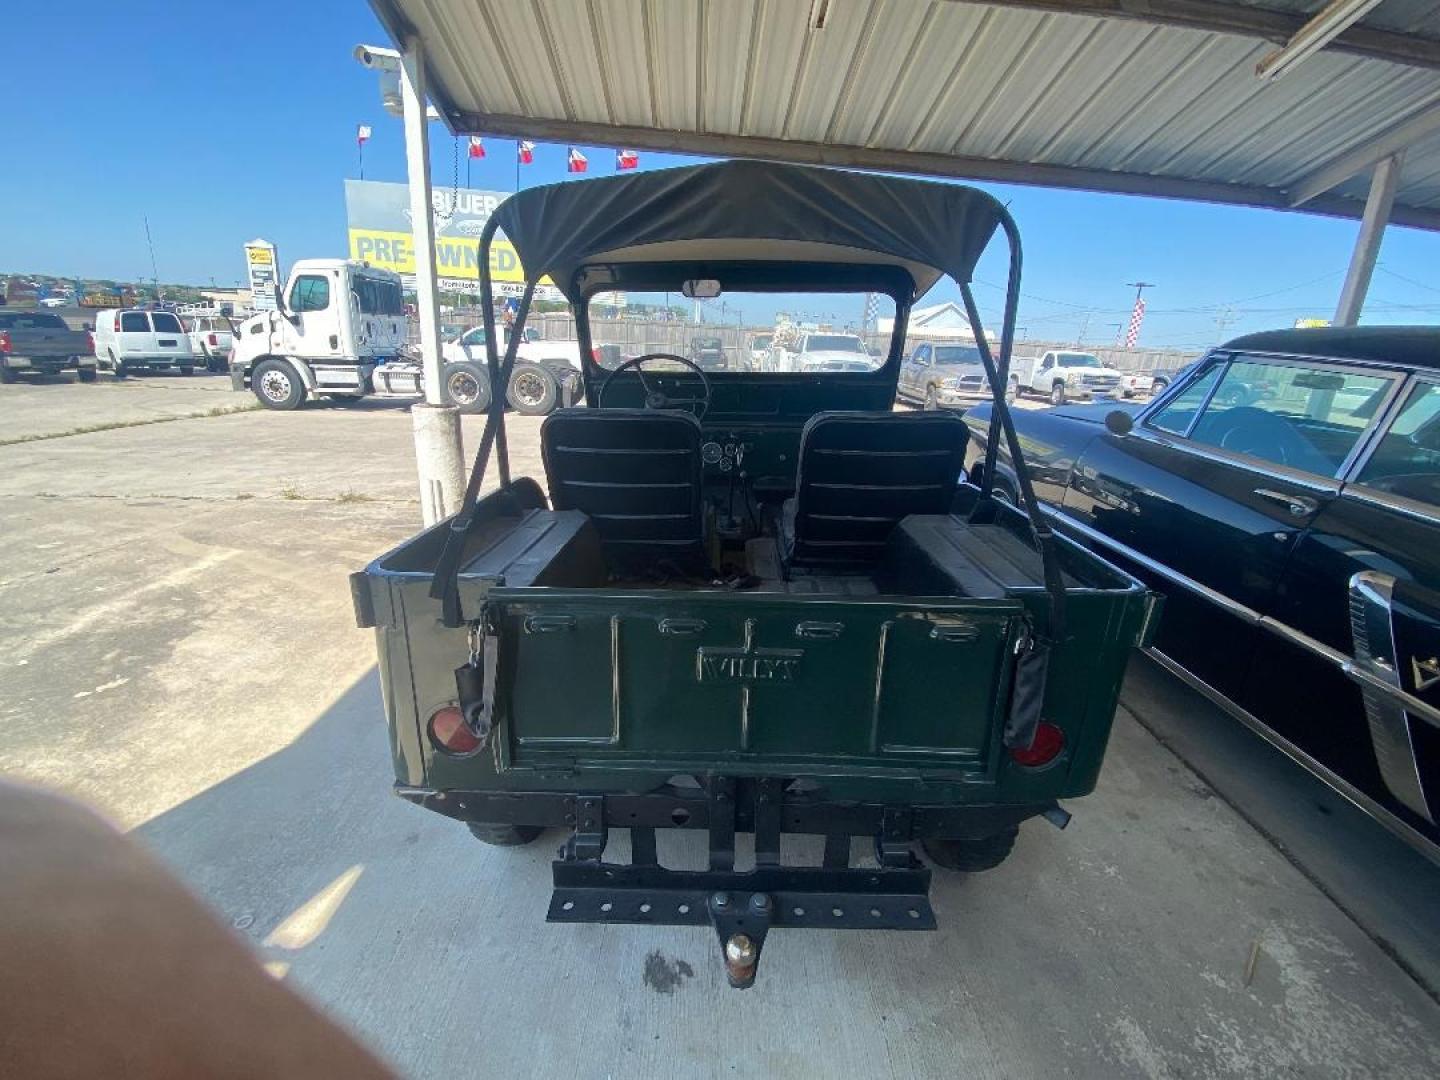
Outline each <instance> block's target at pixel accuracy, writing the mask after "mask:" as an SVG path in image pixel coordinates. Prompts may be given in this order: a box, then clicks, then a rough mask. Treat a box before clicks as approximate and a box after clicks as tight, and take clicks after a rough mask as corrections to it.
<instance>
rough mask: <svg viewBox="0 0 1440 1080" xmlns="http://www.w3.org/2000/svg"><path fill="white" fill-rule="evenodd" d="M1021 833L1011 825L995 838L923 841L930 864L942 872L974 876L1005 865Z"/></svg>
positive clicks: (945, 838)
mask: <svg viewBox="0 0 1440 1080" xmlns="http://www.w3.org/2000/svg"><path fill="white" fill-rule="evenodd" d="M1019 833H1020V826H1018V825H1011V826H1010V828H1008V829H1005V830H1004V831H1002V832H998V833H995V834H994V835H992V836H951V837H940V838H932V839H930V840H925V841H922V844H921V846H922V847H924V849H925V854H926V855H927V856H929V858H930V861H931V862H933V863H934V864H935V865H936V866H938V867H940V868H941V869H942V870H958V871H960V872H961V873H965V874H974V873H978V872H979V871H981V870H993V869H994V868H995V867H997V866H999V865H1000V864H1001V863H1002V862H1004V861H1005V858H1006V856H1008V855H1009V854H1010V849H1011V848H1013V847H1014V846H1015V837H1016V836H1017V835H1019Z"/></svg>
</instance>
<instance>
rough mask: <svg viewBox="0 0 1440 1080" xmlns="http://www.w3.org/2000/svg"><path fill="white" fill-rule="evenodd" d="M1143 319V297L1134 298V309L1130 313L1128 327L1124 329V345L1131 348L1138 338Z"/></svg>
mask: <svg viewBox="0 0 1440 1080" xmlns="http://www.w3.org/2000/svg"><path fill="white" fill-rule="evenodd" d="M1144 321H1145V298H1144V297H1143V296H1137V297H1136V298H1135V310H1134V311H1132V312H1131V313H1130V328H1129V329H1128V330H1126V331H1125V347H1126V348H1127V349H1133V348H1134V347H1135V342H1137V341H1139V340H1140V324H1141V323H1142V322H1144Z"/></svg>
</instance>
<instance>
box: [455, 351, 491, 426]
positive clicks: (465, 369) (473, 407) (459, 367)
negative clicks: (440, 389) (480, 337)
mask: <svg viewBox="0 0 1440 1080" xmlns="http://www.w3.org/2000/svg"><path fill="white" fill-rule="evenodd" d="M445 400H446V401H448V402H449V403H450V404H451V405H454V406H455V407H456V408H457V409H459V410H460V411H461V412H462V413H483V412H484V411H485V410H486V409H488V408H490V373H489V372H488V371H487V370H485V368H483V367H481V366H480V365H479V364H476V363H473V362H471V361H469V360H466V361H464V362H463V363H458V364H446V365H445Z"/></svg>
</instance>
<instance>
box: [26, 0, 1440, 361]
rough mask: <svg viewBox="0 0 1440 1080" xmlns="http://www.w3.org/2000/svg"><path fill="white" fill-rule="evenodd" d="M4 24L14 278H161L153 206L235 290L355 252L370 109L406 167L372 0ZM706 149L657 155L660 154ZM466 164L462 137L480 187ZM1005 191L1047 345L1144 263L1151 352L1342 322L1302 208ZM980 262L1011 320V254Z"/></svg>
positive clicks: (1117, 305) (175, 253) (1385, 306)
mask: <svg viewBox="0 0 1440 1080" xmlns="http://www.w3.org/2000/svg"><path fill="white" fill-rule="evenodd" d="M5 38H6V57H7V59H6V82H7V85H8V86H9V87H10V88H11V92H10V94H9V95H7V101H6V106H5V108H4V111H3V114H0V145H3V146H5V147H7V148H10V149H12V151H13V148H15V147H19V148H20V152H19V153H18V154H14V153H13V152H12V153H11V154H7V157H9V159H10V164H8V165H6V166H5V167H4V168H0V270H24V271H31V272H37V273H56V274H66V275H75V276H81V277H87V276H96V277H117V278H125V279H131V280H133V279H136V278H139V277H141V276H142V275H143V276H144V277H147V278H148V277H149V276H150V258H149V254H148V252H147V249H146V246H145V232H144V225H143V218H144V217H145V216H147V215H148V216H149V219H150V227H151V231H152V234H153V236H154V242H155V251H156V260H157V263H158V266H159V274H160V278H161V279H162V280H164V281H179V282H189V283H197V284H206V283H208V282H209V281H210V280H211V279H212V278H213V279H214V280H215V281H216V282H217V283H219V284H222V285H224V284H234V283H235V282H236V281H237V280H238V279H239V277H240V275H241V273H242V265H241V263H242V257H241V244H242V242H243V241H245V240H247V239H250V238H252V237H254V236H257V235H263V236H265V237H267V238H269V239H273V240H274V241H275V242H276V243H277V244H278V245H279V248H280V253H281V258H282V260H283V261H288V260H291V259H295V258H300V257H305V256H321V255H343V254H345V248H346V240H345V209H344V201H343V197H342V190H341V181H342V179H343V178H345V177H347V176H354V175H356V172H355V170H356V154H355V127H356V125H357V124H358V123H369V124H371V125H372V126H373V128H374V138H373V139H372V141H371V142H370V143H369V145H368V146H367V147H366V156H365V157H366V160H365V175H366V178H367V179H375V180H396V181H403V180H404V179H405V163H404V143H403V136H402V133H401V127H400V122H399V120H398V119H396V118H394V117H391V116H389V115H388V114H386V113H385V112H384V110H383V109H382V108H381V107H380V99H379V93H378V90H377V87H376V80H375V76H374V75H373V74H372V73H371V72H368V71H366V70H364V69H362V68H361V67H360V66H359V65H358V64H357V63H356V62H355V61H354V59H353V58H352V56H351V49H352V48H353V47H354V46H355V45H356V44H357V43H360V42H369V43H376V44H386V43H387V42H386V39H385V37H384V34H383V32H382V31H381V29H380V27H379V24H378V23H377V22H376V21H375V18H374V16H373V15H372V14H371V12H370V9H369V7H368V6H367V5H366V4H365V3H364V0H317V2H314V3H308V4H297V3H294V2H293V0H292V2H290V3H286V4H280V3H275V2H273V0H251V2H250V3H247V4H245V5H243V7H241V8H234V9H227V8H224V7H223V6H220V5H214V4H179V3H173V2H172V3H160V2H157V0H131V2H129V3H126V4H115V3H113V2H109V3H103V4H102V3H92V2H89V0H72V2H70V3H67V4H63V5H55V6H54V7H47V8H44V9H41V10H38V11H37V10H36V7H35V6H34V5H29V4H19V3H16V4H14V5H13V7H12V9H11V10H9V11H7V13H6V15H5ZM22 88H29V90H28V96H27V90H25V89H22ZM431 136H432V152H433V170H434V177H433V179H434V182H435V184H436V185H437V186H440V185H448V184H449V183H450V181H451V177H452V173H453V166H452V162H453V145H452V140H451V139H450V137H449V135H448V133H447V132H446V131H445V130H444V128H443V126H442V125H438V124H437V125H434V126H433V127H432V132H431ZM487 149H488V156H487V157H486V158H485V159H484V160H482V161H478V162H475V163H474V167H473V168H472V169H471V170H470V182H471V185H472V186H474V187H480V188H490V189H495V190H510V189H511V188H512V187H513V185H514V181H515V170H514V164H513V163H514V156H513V154H514V143H513V141H510V140H499V139H494V140H487ZM582 149H584V150H585V152H586V153H587V154H588V155H589V157H590V161H591V172H592V175H593V174H602V175H603V174H605V173H608V172H610V171H611V170H612V169H613V161H614V157H613V153H612V152H611V151H610V150H607V149H602V148H598V147H583V148H582ZM565 151H566V148H565V147H564V146H554V145H546V144H541V145H540V147H539V149H538V151H537V154H536V163H535V164H534V165H532V166H528V167H526V168H525V170H524V172H523V177H524V182H525V184H526V185H527V186H528V185H531V184H537V183H546V182H550V181H554V180H559V179H564V178H565V171H564V169H565ZM687 160H692V159H685V158H678V157H672V156H667V155H662V154H653V153H642V155H641V167H642V168H658V167H664V166H665V165H667V164H676V163H682V162H684V161H687ZM466 162H467V159H466V158H465V157H464V155H463V150H462V157H461V162H460V171H461V183H462V184H463V183H464V182H465V170H466ZM984 186H986V187H987V188H988V189H989V190H991V191H992V192H994V193H995V194H997V195H998V196H999V197H1000V198H1002V199H1004V200H1006V201H1008V202H1009V203H1010V208H1011V212H1012V213H1013V214H1014V215H1015V217H1016V219H1017V220H1018V221H1019V223H1020V229H1021V234H1022V236H1023V238H1024V242H1025V251H1026V259H1025V269H1026V273H1025V284H1024V292H1025V294H1026V299H1025V301H1024V304H1023V306H1022V309H1021V318H1020V324H1021V325H1022V326H1023V327H1024V328H1025V329H1026V332H1027V334H1028V336H1030V337H1032V338H1039V337H1046V338H1055V339H1061V340H1074V339H1076V338H1077V337H1078V336H1079V335H1080V333H1081V332H1082V331H1083V332H1084V334H1085V338H1084V340H1085V341H1087V342H1090V343H1106V342H1109V341H1113V340H1114V338H1115V336H1116V329H1117V328H1116V324H1117V323H1121V322H1123V321H1125V320H1126V319H1127V318H1128V314H1129V308H1130V303H1131V300H1132V298H1133V294H1134V290H1133V289H1129V288H1127V287H1126V285H1125V283H1126V282H1127V281H1134V280H1137V279H1143V280H1146V281H1153V282H1155V283H1156V287H1155V288H1154V289H1152V290H1150V291H1149V292H1148V293H1147V300H1148V302H1149V305H1150V310H1149V314H1148V317H1147V319H1146V323H1145V329H1144V333H1143V334H1142V343H1143V344H1153V345H1176V346H1184V347H1203V346H1205V345H1208V344H1211V343H1213V342H1215V341H1216V340H1218V339H1222V338H1224V337H1226V336H1233V335H1234V334H1236V333H1239V332H1243V331H1246V330H1252V329H1262V328H1265V327H1271V326H1282V325H1289V324H1290V323H1291V322H1292V321H1293V320H1294V319H1295V318H1297V317H1302V316H1318V317H1328V316H1329V315H1330V314H1332V313H1333V309H1334V305H1335V300H1336V298H1337V297H1338V295H1339V290H1340V283H1341V280H1342V279H1343V276H1344V272H1345V267H1346V263H1347V261H1348V259H1349V254H1350V248H1351V245H1352V243H1353V241H1354V237H1355V231H1356V224H1355V223H1354V222H1344V221H1334V220H1330V219H1326V218H1319V217H1312V216H1308V215H1300V214H1279V213H1275V212H1272V211H1263V210H1247V209H1239V208H1234V207H1220V206H1210V205H1205V204H1199V203H1183V202H1173V201H1167V200H1160V199H1139V198H1132V197H1124V196H1116V195H1096V194H1088V193H1082V192H1066V191H1052V190H1045V189H1041V188H1026V187H1018V186H1008V185H998V184H991V185H984ZM1380 258H1381V265H1380V268H1379V269H1378V270H1377V272H1376V276H1375V281H1374V284H1373V286H1372V288H1371V292H1370V298H1369V302H1368V304H1367V308H1366V313H1365V321H1367V322H1372V323H1377V322H1431V323H1434V322H1437V321H1440V274H1437V272H1436V267H1440V235H1435V234H1429V233H1423V232H1419V231H1416V230H1411V229H1401V228H1392V229H1390V230H1389V231H1388V234H1387V238H1386V241H1385V245H1384V247H1383V249H1382V251H1381V256H1380ZM977 278H978V280H979V282H980V284H979V285H977V295H978V296H979V298H980V301H981V303H982V305H983V306H984V307H985V315H986V321H987V323H988V324H991V325H998V321H999V299H1000V292H999V289H998V286H999V285H1000V284H1002V283H1003V281H1004V265H1003V259H1002V257H1001V256H1000V253H999V252H998V251H996V252H995V253H994V254H993V255H992V256H991V257H990V258H987V260H986V261H985V262H984V263H982V265H981V268H980V270H979V272H978V274H977Z"/></svg>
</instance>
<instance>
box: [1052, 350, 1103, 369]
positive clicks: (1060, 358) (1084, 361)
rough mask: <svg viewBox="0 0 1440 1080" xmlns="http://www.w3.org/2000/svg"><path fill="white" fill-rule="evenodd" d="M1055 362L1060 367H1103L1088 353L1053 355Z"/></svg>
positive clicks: (1097, 359)
mask: <svg viewBox="0 0 1440 1080" xmlns="http://www.w3.org/2000/svg"><path fill="white" fill-rule="evenodd" d="M1055 361H1056V362H1057V363H1058V364H1059V365H1060V366H1061V367H1104V366H1105V365H1104V364H1102V363H1100V358H1099V357H1098V356H1094V355H1092V354H1090V353H1088V352H1062V353H1056V354H1055Z"/></svg>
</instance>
